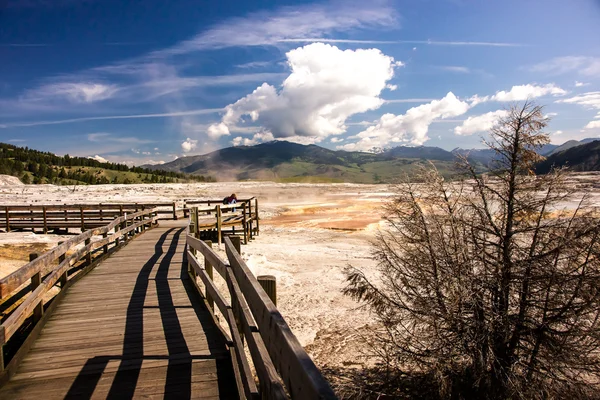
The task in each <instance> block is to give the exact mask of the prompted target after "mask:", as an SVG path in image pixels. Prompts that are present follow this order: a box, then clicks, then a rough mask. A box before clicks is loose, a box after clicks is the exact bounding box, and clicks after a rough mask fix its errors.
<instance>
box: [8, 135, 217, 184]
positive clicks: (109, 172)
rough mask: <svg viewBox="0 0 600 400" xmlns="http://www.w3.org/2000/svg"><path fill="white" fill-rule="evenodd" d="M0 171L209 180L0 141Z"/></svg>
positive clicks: (88, 179) (54, 177) (35, 177)
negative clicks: (44, 150) (57, 153)
mask: <svg viewBox="0 0 600 400" xmlns="http://www.w3.org/2000/svg"><path fill="white" fill-rule="evenodd" d="M0 174H1V175H12V176H16V177H18V178H19V179H21V181H22V182H23V183H34V184H38V183H40V184H41V183H53V184H57V185H76V184H83V185H96V184H107V183H115V184H116V183H121V184H130V183H176V182H205V181H212V180H213V179H212V178H211V177H206V176H204V175H200V174H195V175H189V174H186V173H182V172H175V171H164V170H161V169H160V168H156V169H148V168H142V167H129V166H127V165H125V164H116V163H110V162H99V161H96V160H93V159H90V158H85V157H71V156H69V155H65V156H57V155H55V154H53V153H49V152H41V151H38V150H33V149H29V148H27V147H17V146H13V145H10V144H5V143H0Z"/></svg>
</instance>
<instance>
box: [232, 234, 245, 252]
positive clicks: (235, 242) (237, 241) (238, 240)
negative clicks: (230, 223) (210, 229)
mask: <svg viewBox="0 0 600 400" xmlns="http://www.w3.org/2000/svg"><path fill="white" fill-rule="evenodd" d="M229 239H231V244H233V247H235V250H236V251H237V252H238V254H239V255H242V239H241V238H240V237H239V236H237V235H235V236H229Z"/></svg>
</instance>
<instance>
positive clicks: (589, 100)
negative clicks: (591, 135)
mask: <svg viewBox="0 0 600 400" xmlns="http://www.w3.org/2000/svg"><path fill="white" fill-rule="evenodd" d="M557 103H571V104H578V105H580V106H583V107H585V108H588V109H592V110H599V112H598V114H597V115H596V116H595V117H594V121H590V122H589V123H588V124H587V125H586V126H585V127H584V129H593V128H600V121H597V120H596V119H598V118H600V92H587V93H583V94H581V95H578V96H573V97H569V98H568V99H562V100H558V101H557Z"/></svg>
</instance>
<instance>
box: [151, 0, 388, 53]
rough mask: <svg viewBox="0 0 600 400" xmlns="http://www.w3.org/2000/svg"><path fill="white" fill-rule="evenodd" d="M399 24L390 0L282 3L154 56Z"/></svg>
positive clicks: (232, 20) (274, 43) (267, 43)
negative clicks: (272, 9)
mask: <svg viewBox="0 0 600 400" xmlns="http://www.w3.org/2000/svg"><path fill="white" fill-rule="evenodd" d="M397 25H398V20H397V13H396V11H395V10H394V8H393V7H392V6H390V5H389V4H388V2H387V1H374V2H373V1H372V2H369V3H368V4H366V3H364V2H359V1H332V2H328V3H325V4H310V5H302V6H290V7H281V8H279V9H276V10H274V11H268V12H258V13H252V14H249V15H248V16H246V17H239V18H230V19H228V20H225V21H223V22H221V23H218V24H216V25H214V26H212V27H211V28H209V29H207V30H206V31H204V32H202V33H200V34H198V35H196V36H195V37H193V38H192V39H190V40H186V41H183V42H181V43H179V44H177V45H175V46H173V47H171V48H168V49H164V50H159V51H156V52H154V53H152V54H151V56H154V57H160V58H162V57H168V56H174V55H180V54H187V53H191V52H195V51H200V50H207V49H219V48H226V47H237V46H265V45H271V46H273V45H277V44H278V43H282V42H283V41H286V40H292V39H296V40H301V39H305V38H314V37H321V36H326V35H328V34H332V33H338V32H347V31H349V30H354V29H357V28H362V29H369V28H382V27H384V28H392V27H396V26H397Z"/></svg>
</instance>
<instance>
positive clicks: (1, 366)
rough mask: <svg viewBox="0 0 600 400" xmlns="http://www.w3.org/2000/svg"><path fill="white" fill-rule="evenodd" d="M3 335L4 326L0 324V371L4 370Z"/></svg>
mask: <svg viewBox="0 0 600 400" xmlns="http://www.w3.org/2000/svg"><path fill="white" fill-rule="evenodd" d="M4 336H5V334H4V327H3V326H2V325H0V339H1V340H2V341H1V342H0V372H4V342H5V339H4Z"/></svg>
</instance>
